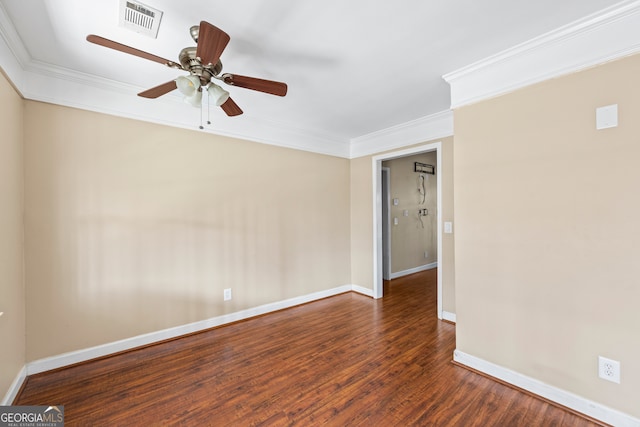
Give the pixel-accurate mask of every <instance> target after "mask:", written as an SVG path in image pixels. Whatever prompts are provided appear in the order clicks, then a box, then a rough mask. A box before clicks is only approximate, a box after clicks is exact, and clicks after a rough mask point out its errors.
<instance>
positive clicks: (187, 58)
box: [178, 46, 222, 85]
mask: <svg viewBox="0 0 640 427" xmlns="http://www.w3.org/2000/svg"><path fill="white" fill-rule="evenodd" d="M196 51H197V48H196V47H195V46H194V47H185V48H184V49H182V51H180V55H179V56H178V58H179V60H180V64H182V68H183V69H185V70H186V71H189V72H190V73H191V74H192V75H194V76H198V77H199V78H200V82H201V83H202V85H206V84H207V83H209V82H210V81H211V79H212V78H213V77H214V76H217V75H218V74H220V72H221V71H222V62H221V61H220V60H218V62H217V63H216V65H214V66H212V67H211V66H204V65H202V62H200V60H199V59H198V57H197V56H196Z"/></svg>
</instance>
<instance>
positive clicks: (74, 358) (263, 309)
mask: <svg viewBox="0 0 640 427" xmlns="http://www.w3.org/2000/svg"><path fill="white" fill-rule="evenodd" d="M350 291H355V292H358V293H361V294H364V295H368V296H372V295H373V291H372V290H370V289H366V288H363V287H360V286H356V285H344V286H339V287H337V288H333V289H327V290H325V291H320V292H314V293H312V294H308V295H303V296H300V297H296V298H290V299H287V300H283V301H278V302H274V303H270V304H264V305H261V306H258V307H254V308H250V309H246V310H241V311H237V312H235V313H230V314H225V315H222V316H217V317H213V318H210V319H206V320H202V321H199V322H194V323H189V324H186V325H181V326H176V327H174V328H169V329H163V330H161V331H156V332H151V333H148V334H144V335H138V336H135V337H131V338H127V339H124V340H120V341H115V342H111V343H107V344H102V345H98V346H95V347H90V348H86V349H83V350H77V351H71V352H69V353H63V354H59V355H56V356H52V357H47V358H44V359H39V360H35V361H33V362H30V363H28V364H27V366H26V375H33V374H38V373H40V372H45V371H50V370H52V369H58V368H62V367H65V366H69V365H73V364H75V363H80V362H85V361H87V360H91V359H95V358H97V357H102V356H108V355H110V354H113V353H118V352H121V351H125V350H131V349H133V348H136V347H141V346H144V345H148V344H153V343H156V342H159V341H164V340H166V339H170V338H176V337H179V336H182V335H187V334H191V333H193V332H198V331H203V330H205V329H209V328H213V327H216V326H222V325H225V324H228V323H232V322H237V321H239V320H244V319H248V318H251V317H255V316H260V315H263V314H267V313H270V312H274V311H278V310H282V309H285V308H290V307H294V306H296V305H300V304H306V303H308V302H312V301H315V300H319V299H322V298H327V297H331V296H334V295H338V294H342V293H345V292H350ZM22 381H24V378H23V379H22ZM22 381H20V382H19V384H18V389H19V388H20V386H21V385H22Z"/></svg>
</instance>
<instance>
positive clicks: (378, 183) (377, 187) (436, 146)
mask: <svg viewBox="0 0 640 427" xmlns="http://www.w3.org/2000/svg"><path fill="white" fill-rule="evenodd" d="M429 151H435V152H436V158H437V164H436V176H437V181H438V183H437V193H438V194H437V206H438V215H437V221H436V224H437V228H438V270H439V271H438V285H437V286H438V319H442V142H441V141H438V142H434V143H431V144H425V145H420V146H417V147H413V148H407V149H405V150H400V151H393V152H390V153H385V154H380V155H377V156H373V157H372V163H373V165H372V166H373V167H372V171H373V173H372V176H373V177H372V179H373V297H374V298H382V288H383V286H382V162H383V161H385V160H392V159H397V158H399V157H406V156H412V155H414V154H420V153H426V152H429Z"/></svg>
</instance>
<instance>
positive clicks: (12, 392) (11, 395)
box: [0, 366, 27, 406]
mask: <svg viewBox="0 0 640 427" xmlns="http://www.w3.org/2000/svg"><path fill="white" fill-rule="evenodd" d="M26 379H27V367H26V366H23V367H22V369H20V372H18V375H16V377H15V379H14V380H13V382H12V383H11V386H9V390H7V393H6V394H5V395H4V398H3V399H2V402H0V405H2V406H8V405H11V404H12V403H13V401H14V399H15V398H16V396H17V395H18V392H19V391H20V387H22V384H23V383H24V380H26Z"/></svg>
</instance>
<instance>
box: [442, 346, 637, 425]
mask: <svg viewBox="0 0 640 427" xmlns="http://www.w3.org/2000/svg"><path fill="white" fill-rule="evenodd" d="M453 360H454V361H455V362H457V363H460V364H461V365H464V366H468V367H469V368H471V369H475V370H476V371H480V372H482V373H485V374H487V375H489V376H491V377H494V378H498V379H499V380H502V381H505V382H507V383H509V384H513V385H515V386H516V387H519V388H521V389H524V390H527V391H529V392H531V393H533V394H536V395H538V396H541V397H543V398H545V399H548V400H550V401H552V402H555V403H558V404H560V405H562V406H565V407H567V408H570V409H573V410H575V411H578V412H580V413H582V414H585V415H587V416H589V417H592V418H595V419H597V420H600V421H604V422H605V423H607V424H610V425H612V426H617V427H638V426H640V419H637V418H635V417H633V416H631V415H629V414H625V413H624V412H620V411H618V410H616V409H613V408H609V407H608V406H605V405H602V404H600V403H597V402H594V401H591V400H588V399H586V398H584V397H582V396H578V395H576V394H573V393H571V392H568V391H566V390H563V389H560V388H557V387H554V386H551V385H549V384H546V383H543V382H542V381H538V380H536V379H535V378H531V377H528V376H526V375H523V374H521V373H519V372H516V371H512V370H510V369H507V368H504V367H502V366H500V365H496V364H494V363H491V362H487V361H486V360H483V359H480V358H479V357H476V356H473V355H470V354H467V353H464V352H462V351H460V350H455V351H454V352H453Z"/></svg>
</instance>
